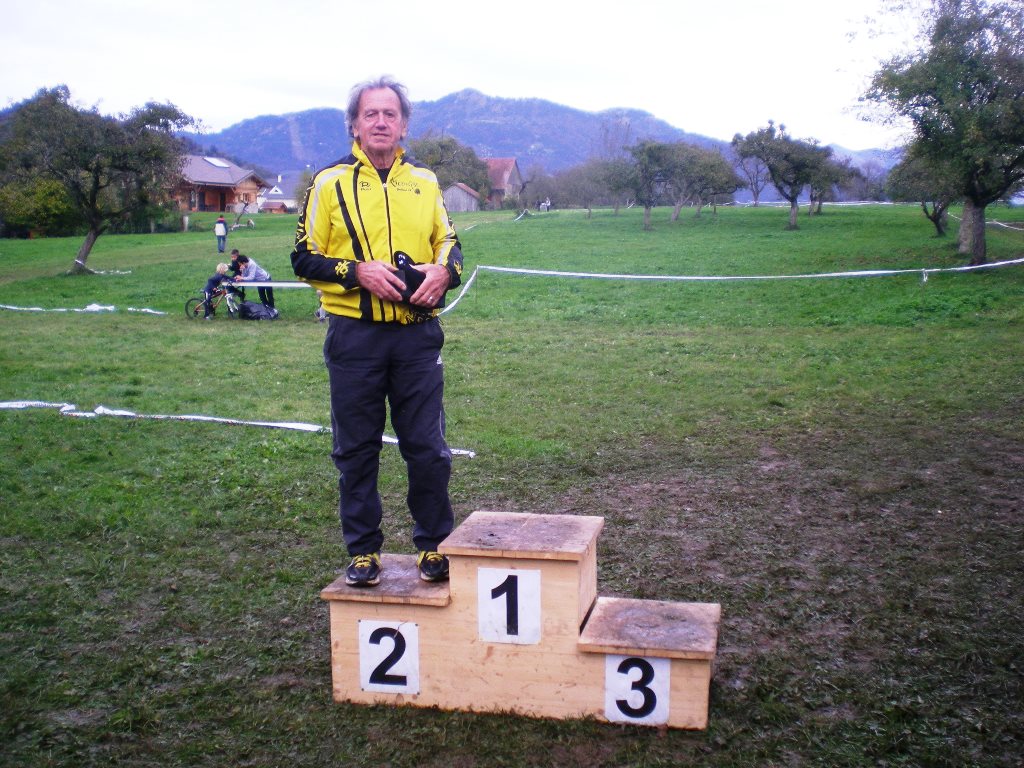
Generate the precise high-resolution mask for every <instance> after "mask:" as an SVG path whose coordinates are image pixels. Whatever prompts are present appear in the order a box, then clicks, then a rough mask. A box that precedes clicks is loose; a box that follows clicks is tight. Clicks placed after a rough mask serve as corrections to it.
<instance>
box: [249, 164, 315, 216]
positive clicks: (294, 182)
mask: <svg viewBox="0 0 1024 768" xmlns="http://www.w3.org/2000/svg"><path fill="white" fill-rule="evenodd" d="M303 173H306V171H282V172H281V173H279V174H277V179H276V180H270V181H269V182H267V189H265V190H264V191H263V194H262V195H260V199H259V204H260V210H261V211H267V212H273V213H282V212H283V211H281V206H282V205H283V206H284V208H285V209H286V211H287V212H288V213H294V212H295V211H297V210H298V209H299V206H300V205H302V200H301V198H298V197H296V195H297V194H299V195H301V194H303V192H304V191H303V192H299V190H298V187H299V185H300V184H301V183H302V174H303Z"/></svg>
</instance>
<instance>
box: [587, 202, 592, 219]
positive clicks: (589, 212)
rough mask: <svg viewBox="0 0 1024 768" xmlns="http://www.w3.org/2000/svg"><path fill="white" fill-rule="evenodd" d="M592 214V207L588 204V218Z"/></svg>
mask: <svg viewBox="0 0 1024 768" xmlns="http://www.w3.org/2000/svg"><path fill="white" fill-rule="evenodd" d="M590 214H591V208H590V206H589V205H588V206H587V218H588V219H589V218H590Z"/></svg>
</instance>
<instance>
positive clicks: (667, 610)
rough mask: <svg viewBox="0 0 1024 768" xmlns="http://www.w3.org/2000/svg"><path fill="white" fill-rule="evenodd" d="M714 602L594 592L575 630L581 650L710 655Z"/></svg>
mask: <svg viewBox="0 0 1024 768" xmlns="http://www.w3.org/2000/svg"><path fill="white" fill-rule="evenodd" d="M721 613H722V607H721V606H720V605H719V604H718V603H669V602H663V601H659V600H632V599H628V598H620V597H599V598H597V601H596V603H595V604H594V610H593V612H592V613H591V614H590V618H588V619H587V623H586V625H585V626H584V627H583V632H582V633H581V634H580V640H579V646H580V650H583V651H588V652H592V653H613V654H621V655H626V656H659V657H665V658H672V659H703V660H710V659H713V658H714V657H715V650H716V648H717V647H718V622H719V619H720V618H721Z"/></svg>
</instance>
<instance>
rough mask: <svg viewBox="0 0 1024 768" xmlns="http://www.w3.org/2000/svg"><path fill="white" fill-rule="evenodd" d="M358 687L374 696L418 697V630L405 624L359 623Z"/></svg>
mask: <svg viewBox="0 0 1024 768" xmlns="http://www.w3.org/2000/svg"><path fill="white" fill-rule="evenodd" d="M359 684H360V685H361V686H362V687H363V690H364V691H374V692H376V693H419V692H420V631H419V626H418V625H417V624H414V623H412V622H405V621H360V622H359Z"/></svg>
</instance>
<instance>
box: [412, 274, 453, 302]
mask: <svg viewBox="0 0 1024 768" xmlns="http://www.w3.org/2000/svg"><path fill="white" fill-rule="evenodd" d="M413 269H416V270H419V271H420V272H422V273H423V274H425V275H426V278H424V280H423V283H422V284H421V285H420V287H419V289H418V290H417V291H416V293H414V294H413V295H412V296H411V297H410V298H409V303H410V304H416V305H417V306H420V307H433V306H434V305H435V304H437V302H439V301H440V300H441V297H442V296H444V292H445V291H446V290H448V283H450V282H451V279H452V278H451V275H449V274H448V269H447V268H446V267H444V266H443V265H441V264H417V265H416V266H414V267H413Z"/></svg>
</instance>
